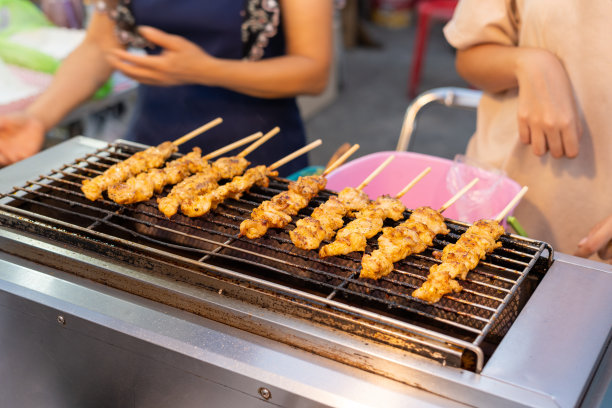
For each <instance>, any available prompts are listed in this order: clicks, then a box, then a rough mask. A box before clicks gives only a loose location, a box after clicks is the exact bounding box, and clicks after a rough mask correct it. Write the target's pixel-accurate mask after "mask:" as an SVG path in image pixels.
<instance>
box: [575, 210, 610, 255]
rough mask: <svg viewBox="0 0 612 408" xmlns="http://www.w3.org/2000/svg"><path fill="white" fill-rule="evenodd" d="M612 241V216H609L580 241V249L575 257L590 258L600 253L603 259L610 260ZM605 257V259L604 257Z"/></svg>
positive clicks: (578, 248)
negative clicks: (611, 242)
mask: <svg viewBox="0 0 612 408" xmlns="http://www.w3.org/2000/svg"><path fill="white" fill-rule="evenodd" d="M611 240H612V216H609V217H608V218H606V219H605V220H603V221H601V222H599V223H598V224H597V225H595V226H594V227H593V228H592V229H591V231H589V233H588V235H587V236H586V237H585V238H583V239H582V240H580V242H579V243H578V247H577V249H576V252H574V255H576V256H581V257H584V258H586V257H589V256H591V255H593V254H594V253H595V252H599V255H600V256H601V257H602V258H603V259H607V258H609V256H608V255H612V254H610V253H609V252H610V249H609V248H608V247H609V246H610V245H611V244H610V241H611ZM604 256H605V257H604Z"/></svg>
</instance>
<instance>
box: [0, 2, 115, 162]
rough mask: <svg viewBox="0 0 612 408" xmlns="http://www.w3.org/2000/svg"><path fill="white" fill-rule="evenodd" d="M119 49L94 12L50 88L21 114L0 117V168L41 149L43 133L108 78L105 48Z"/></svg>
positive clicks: (105, 22)
mask: <svg viewBox="0 0 612 408" xmlns="http://www.w3.org/2000/svg"><path fill="white" fill-rule="evenodd" d="M113 47H119V44H118V43H117V41H116V39H115V35H114V23H113V22H112V21H111V20H110V19H109V18H108V17H107V16H106V15H105V14H101V13H95V14H94V15H93V17H92V20H91V23H90V25H89V28H88V30H87V34H86V36H85V39H84V40H83V43H82V44H80V45H79V46H78V47H77V48H76V49H75V50H74V51H73V52H72V53H71V54H70V55H69V56H68V58H66V60H65V61H64V62H63V63H62V65H61V66H60V68H59V69H58V71H57V72H56V74H55V75H54V78H53V81H52V82H51V85H50V86H49V87H48V88H47V89H46V90H45V92H44V93H43V94H42V95H41V96H40V97H39V98H37V99H36V100H35V101H34V102H33V103H32V104H31V105H30V106H28V107H27V108H26V110H25V111H21V112H16V113H13V114H9V115H4V116H0V166H5V165H8V164H11V163H14V162H17V161H19V160H22V159H25V158H26V157H29V156H31V155H33V154H35V153H36V152H38V151H39V150H40V149H41V147H42V146H43V142H44V140H45V133H46V132H47V131H48V130H49V129H51V128H52V127H53V126H55V125H57V124H58V123H59V122H60V121H61V120H62V118H63V117H64V116H65V115H66V114H67V113H69V112H70V111H71V110H72V109H74V108H75V107H77V106H78V105H79V104H80V103H81V102H83V101H85V100H87V99H89V98H90V97H91V96H92V95H93V94H94V93H95V91H96V90H97V89H98V88H99V87H100V86H101V85H102V84H103V83H104V82H105V81H106V80H107V79H108V78H109V76H110V75H111V73H112V67H111V65H110V64H109V63H108V61H107V60H106V58H105V53H106V52H108V49H110V48H113Z"/></svg>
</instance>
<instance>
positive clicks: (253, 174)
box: [181, 165, 278, 217]
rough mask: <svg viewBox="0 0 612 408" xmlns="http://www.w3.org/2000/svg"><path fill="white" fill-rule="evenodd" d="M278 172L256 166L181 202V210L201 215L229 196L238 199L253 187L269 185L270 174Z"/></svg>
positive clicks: (274, 174)
mask: <svg viewBox="0 0 612 408" xmlns="http://www.w3.org/2000/svg"><path fill="white" fill-rule="evenodd" d="M276 175H278V172H276V171H270V170H269V169H268V168H267V167H266V166H263V165H262V166H256V167H252V168H250V169H248V170H247V171H246V172H244V174H243V175H242V176H236V177H234V178H232V180H231V181H230V182H228V183H226V184H224V185H222V186H219V187H216V188H215V189H213V190H211V191H209V192H207V193H205V194H200V195H196V196H192V197H190V198H187V199H186V200H184V201H182V202H181V212H182V213H183V214H185V215H186V216H188V217H200V216H202V215H204V214H206V213H208V212H209V211H210V210H213V209H215V208H216V207H217V205H219V203H221V202H223V201H224V200H226V199H228V198H235V199H238V198H240V196H242V194H244V193H245V192H246V191H248V190H249V189H250V188H251V187H253V186H255V185H257V186H260V187H267V186H268V185H269V183H270V179H269V176H276Z"/></svg>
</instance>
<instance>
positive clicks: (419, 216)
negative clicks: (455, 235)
mask: <svg viewBox="0 0 612 408" xmlns="http://www.w3.org/2000/svg"><path fill="white" fill-rule="evenodd" d="M382 231H383V233H382V235H381V236H380V237H379V238H378V248H377V249H376V250H374V251H373V252H372V253H371V254H365V255H364V256H363V258H362V260H361V274H360V275H359V277H360V278H371V279H379V278H381V277H383V276H386V275H388V274H389V273H391V271H393V263H394V262H398V261H400V260H402V259H404V258H406V257H407V256H408V255H411V254H417V253H420V252H423V251H424V250H425V249H427V247H430V246H431V245H433V239H434V237H435V236H436V235H438V234H448V232H449V230H448V227H447V226H446V224H445V223H444V217H443V216H442V214H440V213H439V212H438V211H436V210H434V209H432V208H430V207H420V208H417V209H415V210H413V212H412V214H411V215H410V218H408V220H406V221H404V222H403V223H401V224H400V225H398V226H397V227H387V228H383V230H382Z"/></svg>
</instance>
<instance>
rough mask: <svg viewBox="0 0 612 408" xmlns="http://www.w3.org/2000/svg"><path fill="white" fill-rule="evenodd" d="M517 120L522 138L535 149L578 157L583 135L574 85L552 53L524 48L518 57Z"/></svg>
mask: <svg viewBox="0 0 612 408" xmlns="http://www.w3.org/2000/svg"><path fill="white" fill-rule="evenodd" d="M516 75H517V80H518V87H519V95H518V122H519V136H520V140H521V142H523V143H525V144H531V148H532V150H533V153H534V154H536V155H537V156H542V155H544V154H545V153H546V152H547V151H550V154H551V155H552V156H553V157H555V158H560V157H563V156H566V157H570V158H572V157H576V156H577V155H578V147H579V140H580V137H581V135H582V129H581V126H580V117H579V115H578V109H577V107H576V101H575V98H574V93H573V91H572V85H571V83H570V80H569V77H568V75H567V72H566V71H565V68H564V67H563V65H562V64H561V62H560V61H559V59H558V58H557V57H556V56H555V55H553V54H552V53H550V52H548V51H546V50H542V49H536V48H524V49H522V50H521V55H520V56H519V58H518V59H517V74H516Z"/></svg>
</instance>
